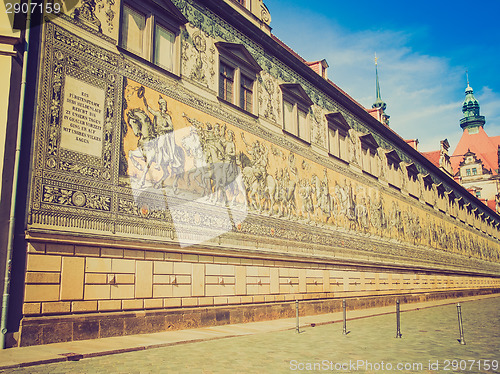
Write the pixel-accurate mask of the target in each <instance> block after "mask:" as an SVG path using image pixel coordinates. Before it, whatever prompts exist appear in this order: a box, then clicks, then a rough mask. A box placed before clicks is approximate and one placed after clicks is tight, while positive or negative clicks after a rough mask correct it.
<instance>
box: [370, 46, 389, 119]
mask: <svg viewBox="0 0 500 374" xmlns="http://www.w3.org/2000/svg"><path fill="white" fill-rule="evenodd" d="M377 60H378V58H377V54H376V53H375V80H376V87H375V95H376V96H377V98H376V100H375V102H374V103H373V105H372V108H374V109H378V110H377V113H378V114H377V117H378V118H377V119H378V120H379V121H380V122H382V123H383V124H384V125H386V126H389V116H388V115H387V114H385V108H386V107H387V104H386V103H385V102H384V101H383V100H382V97H381V96H380V84H379V82H378V64H377Z"/></svg>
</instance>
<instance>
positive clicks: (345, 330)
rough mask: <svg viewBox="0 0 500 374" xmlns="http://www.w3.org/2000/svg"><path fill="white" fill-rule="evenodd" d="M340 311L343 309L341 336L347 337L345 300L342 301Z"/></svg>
mask: <svg viewBox="0 0 500 374" xmlns="http://www.w3.org/2000/svg"><path fill="white" fill-rule="evenodd" d="M342 309H343V311H344V318H343V320H344V328H343V330H342V334H344V335H347V322H346V303H345V299H344V300H342Z"/></svg>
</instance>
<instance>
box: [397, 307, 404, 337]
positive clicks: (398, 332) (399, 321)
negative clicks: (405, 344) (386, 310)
mask: <svg viewBox="0 0 500 374" xmlns="http://www.w3.org/2000/svg"><path fill="white" fill-rule="evenodd" d="M402 336H403V335H402V334H401V319H400V310H399V299H397V300H396V338H401V337H402Z"/></svg>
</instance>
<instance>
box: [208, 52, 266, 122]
mask: <svg viewBox="0 0 500 374" xmlns="http://www.w3.org/2000/svg"><path fill="white" fill-rule="evenodd" d="M215 45H216V46H217V48H218V50H219V98H220V99H222V100H223V101H225V102H227V103H230V104H232V105H235V106H237V107H238V108H241V109H243V110H245V111H247V112H249V113H252V114H254V111H255V95H254V85H255V81H256V79H257V74H258V73H259V72H260V71H261V70H262V69H261V67H260V66H259V64H258V63H257V61H255V59H254V58H253V57H252V55H251V54H250V52H248V51H247V49H246V48H245V47H244V46H243V45H242V44H235V43H226V42H217V43H215Z"/></svg>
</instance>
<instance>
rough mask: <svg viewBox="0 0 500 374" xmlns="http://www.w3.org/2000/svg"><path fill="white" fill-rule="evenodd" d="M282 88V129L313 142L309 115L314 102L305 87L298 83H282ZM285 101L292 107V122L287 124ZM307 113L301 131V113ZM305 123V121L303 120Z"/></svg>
mask: <svg viewBox="0 0 500 374" xmlns="http://www.w3.org/2000/svg"><path fill="white" fill-rule="evenodd" d="M280 88H281V96H282V100H281V105H282V113H283V117H282V130H283V131H284V132H286V133H287V134H290V135H292V136H294V137H295V138H297V139H300V140H302V141H303V142H305V143H307V144H311V120H310V118H309V117H310V116H309V108H310V107H311V106H312V104H313V102H312V100H311V99H310V98H309V96H307V94H306V93H305V91H304V89H303V88H302V87H301V86H300V84H298V83H285V84H281V85H280ZM285 102H286V103H288V104H290V105H291V107H292V111H291V116H290V118H291V121H292V123H290V124H288V125H289V126H287V117H288V116H287V117H285ZM301 112H302V113H304V114H305V117H304V118H305V126H302V127H303V131H301V121H300V113H301ZM302 123H303V122H302Z"/></svg>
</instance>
